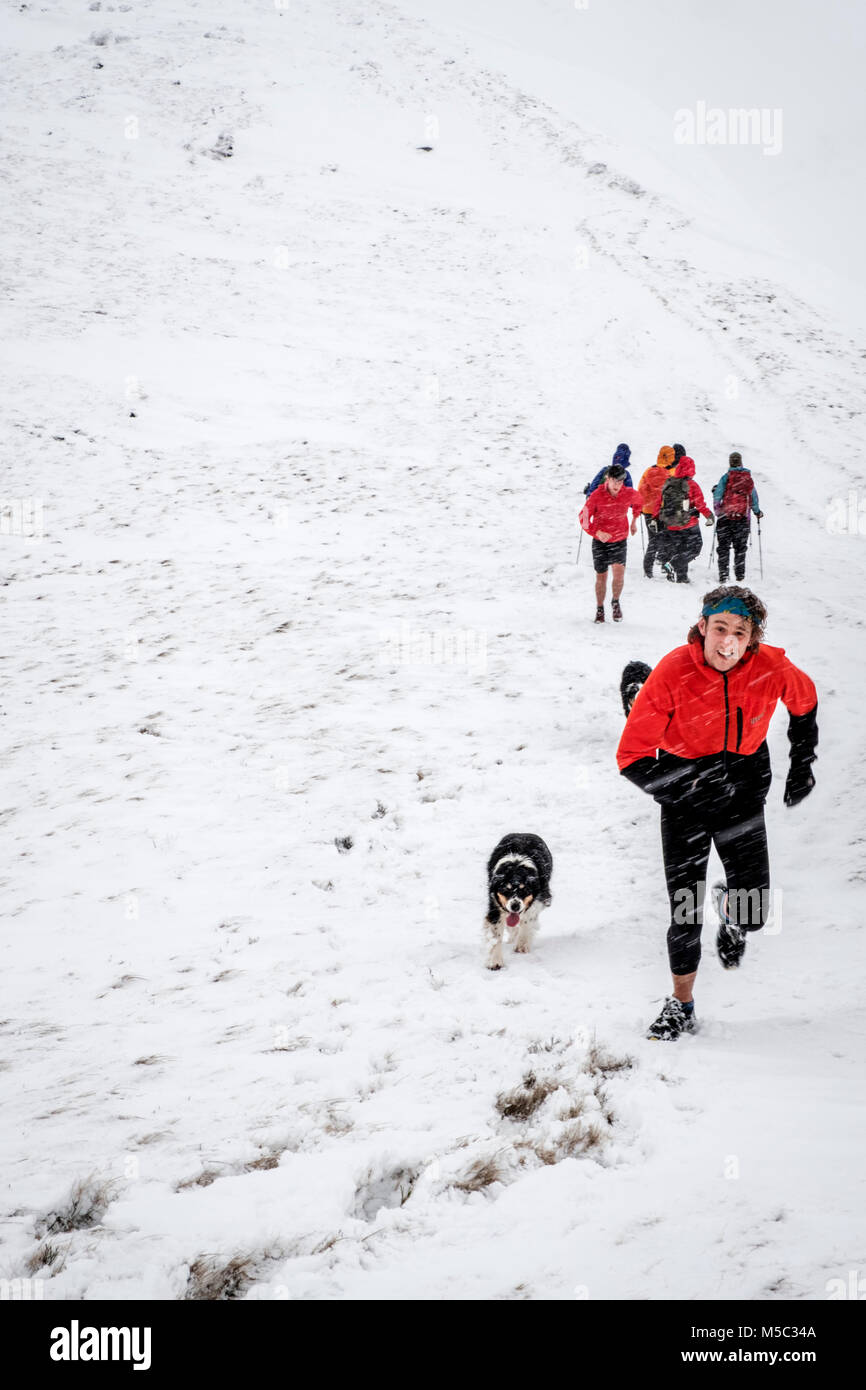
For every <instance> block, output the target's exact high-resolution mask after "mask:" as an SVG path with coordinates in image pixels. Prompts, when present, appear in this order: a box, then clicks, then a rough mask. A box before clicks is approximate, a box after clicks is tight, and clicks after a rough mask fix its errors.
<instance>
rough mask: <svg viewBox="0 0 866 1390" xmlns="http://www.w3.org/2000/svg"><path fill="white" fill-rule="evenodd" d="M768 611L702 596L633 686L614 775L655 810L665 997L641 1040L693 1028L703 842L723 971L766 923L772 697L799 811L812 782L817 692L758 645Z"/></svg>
mask: <svg viewBox="0 0 866 1390" xmlns="http://www.w3.org/2000/svg"><path fill="white" fill-rule="evenodd" d="M766 618H767V610H766V608H765V607H764V605H763V603H762V602H761V600H760V599H759V598H758V597H757V596H756V595H755V594H753V593H752V592H751V590H749V589H743V588H740V587H738V586H737V585H723V586H721V587H719V588H718V589H713V590H712V591H711V592H710V593H708V594H705V595H704V602H703V607H702V609H701V616H700V619H699V621H698V622H697V623H696V624H695V626H694V627H693V628H692V629H691V631H690V632H689V634H688V641H687V644H686V646H684V647H677V648H676V650H675V651H672V652H669V653H668V655H667V656H665V657H663V658H662V660H661V661H660V662H659V664H658V665H657V666H656V668H655V670H654V671H652V672H651V673H650V675H649V676H648V677H647V679H646V681H645V683H644V685H643V686H642V687H641V689H640V691H639V693H638V695H637V698H636V699H635V702H634V704H633V706H632V708H631V713H630V714H629V717H628V719H627V721H626V726H625V729H624V730H623V735H622V738H621V739H620V743H619V747H618V749H617V753H616V759H617V763H618V765H619V769H620V772H621V773H622V775H623V776H624V777H627V778H628V779H629V781H630V782H634V784H635V786H637V787H640V788H641V790H642V791H645V792H648V793H649V794H650V796H652V797H654V799H655V800H656V801H657V802H659V804H660V805H661V833H662V854H663V857H664V867H665V875H666V878H667V886H668V895H669V897H670V904H671V921H670V927H669V929H668V938H667V941H668V958H669V962H670V968H671V975H672V977H673V995H672V997H670V998H668V999H666V1000H665V1004H664V1007H663V1009H662V1011H661V1013H660V1014H659V1016H658V1018H657V1019H656V1020H655V1022H654V1023H653V1024H652V1026H651V1027H650V1029H649V1032H648V1033H647V1037H649V1038H654V1039H665V1040H674V1039H676V1038H678V1037H679V1035H680V1033H692V1032H694V1031H695V1023H696V1020H695V1014H694V998H693V993H692V987H693V985H694V982H695V976H696V974H697V970H698V962H699V960H700V957H701V925H702V922H703V901H704V890H705V887H706V883H705V876H706V871H707V861H708V859H709V853H710V847H711V845H715V847H716V850H717V852H718V854H719V857H720V859H721V861H722V864H723V866H724V870H725V878H726V882H724V883H718V884H716V885H715V886H714V888H713V901H714V904H715V907H716V911H717V913H718V916H719V929H718V933H717V936H716V949H717V951H718V954H719V959H720V960H721V962H722V965H723V966H725V968H726V969H728V970H730V969H734V968H735V967H737V966H738V965H739V964H740V961H741V959H742V956H743V953H744V951H745V949H746V933H747V932H750V931H758V930H759V929H760V928H761V927H762V926H764V924H765V922H766V920H767V916H768V911H769V889H770V871H769V860H768V855H767V833H766V829H765V826H764V802H765V801H766V799H767V793H768V791H769V788H770V782H771V780H772V772H771V769H770V755H769V752H768V749H767V742H766V739H767V729H768V727H769V724H770V719H771V718H772V715H773V711H774V710H775V708H776V702H777V701H778V700H782V702H783V703H784V705H785V706H786V708H787V710H788V713H789V716H790V718H789V721H788V739H789V741H790V744H791V761H790V769H789V772H788V780H787V782H786V784H785V798H784V799H785V805H786V806H796V805H797V804H798V803H799V802H801V801H802V800H803V798H804V797H806V796H808V795H809V792H810V791H811V790H812V788H813V787H814V785H815V778H814V776H813V774H812V770H811V765H812V763H813V762H814V760H815V757H816V753H815V748H816V746H817V743H818V724H817V713H818V696H817V692H816V690H815V686H814V684H813V683H812V681H811V680H810V679H809V677H808V676H807V675H806V674H805V673H804V672H803V671H800V670H798V668H797V667H796V666H795V665H794V664H793V662H791V661H789V660H788V657H787V656H786V655H785V652H784V650H783V649H782V648H781V647H768V646H766V645H765V644H764V642H763V636H764V624H765V622H766Z"/></svg>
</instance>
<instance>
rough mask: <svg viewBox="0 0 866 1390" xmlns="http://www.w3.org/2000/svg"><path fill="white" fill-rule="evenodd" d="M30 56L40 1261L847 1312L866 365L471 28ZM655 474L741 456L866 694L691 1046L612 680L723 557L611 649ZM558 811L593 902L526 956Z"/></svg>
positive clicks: (15, 267) (353, 7)
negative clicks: (763, 910) (543, 845)
mask: <svg viewBox="0 0 866 1390" xmlns="http://www.w3.org/2000/svg"><path fill="white" fill-rule="evenodd" d="M541 13H542V11H539V14H541ZM544 13H546V11H544ZM6 31H7V45H8V49H9V52H8V54H7V56H6V60H5V63H4V80H5V84H6V88H7V94H6V102H5V106H6V113H7V115H6V122H5V131H4V135H5V139H4V153H3V171H4V175H5V178H6V183H7V187H8V188H9V189H10V190H11V191H10V195H9V196H8V198H7V214H6V219H5V227H4V261H3V265H4V271H3V278H4V281H5V288H6V292H7V298H8V299H9V300H10V302H11V308H10V309H8V310H7V317H6V327H5V332H4V335H3V339H2V343H0V356H2V366H3V372H4V379H5V382H6V389H5V391H4V393H3V400H2V415H3V437H4V440H5V460H4V492H3V498H4V506H5V508H6V512H5V513H4V515H5V517H6V520H5V522H4V528H3V530H4V533H3V537H2V539H3V553H4V558H5V563H4V566H3V570H4V573H3V583H4V586H5V588H6V594H5V596H4V599H5V602H4V613H5V625H6V643H5V649H4V671H5V680H4V683H3V690H4V693H3V701H2V710H3V717H4V728H5V730H6V739H5V752H4V789H5V790H4V801H3V823H4V830H5V843H6V866H5V869H4V873H3V907H4V911H5V917H6V925H5V931H4V933H3V938H2V940H3V956H2V977H3V981H4V1002H3V1006H2V1020H3V1022H2V1031H0V1038H2V1040H3V1053H2V1059H3V1068H4V1069H3V1076H2V1081H3V1093H2V1094H3V1106H4V1114H5V1118H6V1123H5V1126H4V1132H3V1138H2V1150H0V1152H2V1173H3V1179H2V1184H3V1187H2V1191H3V1216H4V1220H3V1228H2V1242H0V1278H2V1279H6V1280H14V1279H27V1278H31V1279H38V1280H40V1281H41V1284H40V1292H41V1295H42V1296H43V1297H44V1298H45V1299H80V1298H86V1299H97V1298H111V1299H134V1298H146V1299H173V1298H183V1297H191V1296H192V1297H196V1296H211V1297H213V1296H217V1295H219V1294H220V1293H226V1292H228V1293H229V1294H231V1295H232V1296H235V1297H242V1298H252V1299H274V1298H293V1299H349V1298H364V1299H395V1298H417V1299H421V1298H437V1299H441V1298H461V1299H491V1298H496V1299H500V1298H502V1299H510V1298H524V1299H526V1298H528V1299H584V1298H588V1299H592V1300H596V1299H673V1298H693V1299H715V1298H719V1299H733V1298H742V1297H746V1298H755V1299H801V1300H818V1299H824V1298H826V1297H827V1287H828V1281H829V1280H832V1279H843V1280H847V1279H848V1275H849V1271H851V1270H860V1271H861V1272H862V1271H866V1231H864V1226H863V1216H862V1214H863V1211H864V1209H866V1191H864V1187H866V1183H864V1170H863V1163H862V1147H861V1142H860V1139H859V1130H860V1128H861V1127H862V1104H863V1090H862V1077H863V1067H864V1061H866V1023H864V1013H863V1007H862V997H861V996H862V985H861V979H860V969H859V966H860V963H861V962H862V958H863V937H862V927H863V912H862V895H863V891H864V879H866V870H864V867H863V865H864V858H863V846H864V841H866V831H864V823H863V805H864V793H863V785H862V776H861V775H860V769H861V768H862V766H863V760H864V756H866V734H864V721H863V718H862V712H861V699H860V673H861V669H862V651H863V637H864V618H863V611H862V597H863V575H864V569H866V563H864V562H866V540H864V537H863V535H861V534H858V533H857V527H856V525H855V526H854V527H853V528H852V526H851V525H850V516H851V515H855V514H856V509H857V508H858V507H859V506H860V503H861V501H862V500H863V498H864V496H866V493H864V487H866V482H864V478H863V468H862V452H861V451H862V438H863V429H864V412H866V391H864V378H863V357H864V347H863V345H862V344H859V343H855V342H853V341H851V339H850V337H849V336H848V333H847V330H843V329H842V328H840V327H839V326H837V325H834V323H833V322H831V321H829V320H828V319H827V318H826V316H825V315H824V314H823V313H822V312H819V311H818V310H816V309H815V308H813V307H810V303H809V302H808V300H807V299H806V298H805V297H804V294H803V293H802V292H801V291H800V290H799V289H798V286H797V284H796V282H795V279H796V277H795V276H794V275H793V271H792V269H791V263H786V267H785V273H784V275H783V274H782V273H781V271H780V273H779V275H777V274H776V265H775V262H774V260H773V258H772V257H771V256H770V255H769V254H767V253H766V252H765V251H763V250H762V249H761V248H759V247H755V246H751V245H749V244H748V243H747V241H746V239H745V238H744V237H740V238H737V237H736V236H735V235H734V234H732V233H731V232H730V229H729V227H728V228H727V229H725V227H726V224H725V223H724V219H723V218H722V217H721V216H719V218H716V217H715V214H714V211H713V208H712V205H711V202H710V201H709V200H708V197H707V196H705V195H704V194H702V195H701V198H700V199H699V200H698V202H699V203H700V207H699V209H698V202H696V207H695V209H693V208H692V207H691V206H690V205H689V203H688V201H687V199H686V197H685V191H684V189H683V186H682V182H681V180H680V178H679V176H678V175H677V174H676V173H675V172H671V174H670V178H669V179H667V178H666V176H665V173H664V170H659V172H658V176H657V181H656V182H655V183H649V182H647V181H646V179H645V178H644V177H643V174H641V176H640V178H639V177H637V176H636V175H635V173H634V171H633V169H632V167H631V166H630V164H629V161H628V157H627V151H626V150H625V149H624V148H622V147H620V146H618V145H616V144H614V143H613V142H612V141H611V140H610V139H609V138H608V137H607V136H606V134H605V133H604V132H605V122H604V112H603V111H600V112H599V117H598V121H597V127H596V129H595V130H594V131H591V130H589V129H587V128H585V127H581V126H578V125H577V124H576V123H575V121H574V119H573V118H572V117H571V116H570V115H569V114H568V113H567V112H565V111H563V109H562V108H561V106H560V105H559V104H557V101H556V99H555V96H553V95H551V92H552V91H553V87H551V89H550V90H548V89H547V88H546V87H545V83H544V73H545V69H544V67H543V65H534V66H532V67H531V69H530V68H529V67H527V78H526V81H525V82H524V81H522V80H518V79H517V77H516V76H515V75H514V73H513V72H510V73H508V74H506V73H504V71H503V70H502V69H501V68H499V67H497V66H496V64H495V63H493V62H491V63H489V64H488V63H485V62H483V61H482V60H481V59H480V58H479V55H478V53H477V52H476V51H475V49H474V48H472V47H471V46H469V45H468V44H467V43H465V42H464V40H463V38H462V37H461V36H460V34H459V33H458V32H457V31H456V30H454V29H452V28H449V27H447V25H444V24H443V26H442V27H438V25H437V19H436V9H435V7H434V8H433V9H432V10H431V9H430V7H426V6H425V7H423V8H422V7H420V6H415V5H410V4H409V3H408V0H407V4H406V5H405V6H404V5H402V4H400V3H395V4H390V3H379V0H364V3H363V4H362V3H360V0H333V3H331V4H329V5H327V6H319V5H315V4H314V3H313V2H312V0H289V3H288V4H287V5H286V6H285V8H278V7H277V6H275V5H271V6H270V7H269V6H268V5H265V4H262V5H261V6H255V5H247V4H241V3H238V0H208V3H207V4H203V3H192V2H191V3H189V4H185V5H183V6H174V7H166V6H163V5H158V4H156V3H153V0H130V3H124V4H118V5H107V4H105V3H100V0H91V2H90V3H88V0H53V3H50V4H45V5H40V4H39V3H38V0H37V3H33V4H28V5H21V6H20V7H19V8H18V9H17V11H16V12H15V13H14V14H10V15H8V16H7V21H6ZM619 120H620V121H622V112H620V113H619ZM636 143H637V138H636ZM621 440H624V441H627V442H628V443H629V444H630V445H631V449H632V458H633V461H634V463H635V464H636V467H637V476H639V475H640V473H641V472H642V471H643V469H644V468H645V467H647V466H648V465H649V464H650V463H651V462H654V460H655V457H656V454H657V451H658V449H659V447H660V446H661V445H662V444H666V443H672V442H673V441H674V440H677V441H681V442H683V443H685V445H686V446H687V449H688V452H689V453H690V454H691V455H692V456H693V457H694V459H695V460H696V463H697V478H698V481H699V483H700V484H701V486H702V487H703V489H704V491H705V493H708V492H709V489H710V488H711V487H712V485H713V484H714V483H715V482H716V480H717V479H718V478H719V476H720V475H721V473H722V472H723V471H724V469H725V467H726V465H727V456H728V452H729V450H731V449H733V448H737V449H740V450H741V451H742V453H743V456H744V459H745V461H746V463H747V464H748V465H750V466H751V467H752V468H753V469H754V472H755V477H756V481H757V485H758V488H759V491H760V497H761V505H762V507H763V510H764V513H765V519H764V522H763V552H764V553H763V561H764V572H765V577H764V579H763V580H761V578H760V574H759V570H758V555H757V548H755V549H753V550H752V551H751V552H750V557H749V570H748V574H747V582H749V583H751V584H752V585H753V586H754V587H755V589H756V590H757V592H758V593H759V594H760V595H761V596H762V597H763V598H764V599H765V601H766V603H767V605H768V607H769V610H770V622H769V626H768V631H767V638H768V640H769V641H770V642H772V643H775V644H777V645H780V646H784V647H786V648H787V650H788V651H789V654H790V655H791V657H792V659H793V660H794V661H795V662H796V663H797V664H798V665H800V666H802V667H803V668H804V669H805V670H806V671H807V672H808V673H809V674H810V675H811V676H812V677H813V679H814V680H815V681H816V683H817V685H818V689H819V700H820V707H819V722H820V726H821V742H820V748H819V754H820V758H819V761H818V763H817V764H816V769H815V770H816V776H817V788H816V790H815V792H814V793H813V795H812V796H811V797H810V798H809V799H808V800H807V801H806V802H804V803H803V805H802V806H800V807H798V808H796V809H794V810H792V811H789V810H786V809H785V808H784V807H783V805H782V797H781V788H782V786H783V785H784V772H785V759H786V752H787V741H786V737H785V730H786V718H785V716H784V712H783V711H780V713H779V714H778V715H777V717H776V721H775V723H774V727H773V733H772V737H771V752H772V754H773V759H774V765H775V768H776V781H775V783H774V787H773V790H772V792H771V797H770V802H769V805H768V827H769V834H770V846H771V856H772V867H773V882H774V887H775V888H776V889H777V890H778V891H779V892H780V894H781V897H780V899H779V903H780V913H779V917H778V920H777V927H778V928H780V929H779V930H776V931H774V932H773V933H768V934H764V935H763V936H762V937H760V938H758V939H756V940H753V941H751V942H750V944H749V950H748V954H747V958H746V962H745V964H744V967H743V969H742V970H741V971H739V972H738V973H737V972H732V973H730V974H728V973H725V972H723V971H722V970H721V968H720V967H719V964H718V961H717V960H716V958H715V953H714V950H713V947H712V938H713V935H714V931H713V927H712V925H711V923H710V922H709V920H708V923H707V925H706V927H705V931H704V937H705V941H704V946H705V953H704V964H703V967H702V971H701V974H700V976H699V979H698V985H697V991H696V997H697V1011H698V1015H699V1017H700V1019H701V1022H702V1031H701V1032H700V1033H699V1034H698V1035H697V1036H696V1037H694V1038H685V1039H683V1040H682V1041H681V1042H680V1043H679V1044H678V1045H677V1046H675V1047H674V1046H669V1045H664V1044H651V1043H649V1042H646V1041H645V1040H644V1036H643V1035H644V1031H645V1028H646V1026H647V1024H648V1023H649V1022H650V1020H651V1019H652V1018H653V1017H654V1015H655V1013H656V1012H657V1011H658V1002H659V1001H660V1000H661V999H662V998H663V996H664V995H665V993H667V991H668V987H669V977H668V974H667V961H666V954H665V944H664V939H665V930H666V922H667V911H668V909H667V897H666V893H665V885H664V879H663V875H662V870H661V852H660V845H659V833H658V824H657V821H658V814H657V811H656V808H655V806H654V804H653V803H652V802H651V801H650V800H649V798H645V797H641V796H640V794H639V793H638V792H637V791H635V789H634V788H632V787H631V786H630V785H628V784H627V783H626V782H625V781H624V779H622V778H620V777H619V776H618V774H617V770H616V765H615V761H614V750H615V747H616V743H617V740H618V738H619V733H620V730H621V727H622V712H621V709H620V706H619V694H618V683H619V676H620V672H621V670H622V667H623V664H624V663H625V662H626V661H627V660H629V659H632V658H642V659H645V660H647V661H649V662H650V663H654V662H655V661H656V660H658V658H659V657H660V656H662V655H663V654H664V653H665V652H666V651H668V650H670V649H671V648H672V647H674V646H676V645H678V644H679V643H680V642H682V641H683V640H684V639H685V633H686V631H687V629H688V627H689V625H690V624H691V622H692V621H693V619H694V617H695V615H696V611H697V608H698V604H699V598H700V594H701V593H702V591H703V587H704V580H705V579H706V580H707V581H710V578H711V576H710V575H709V573H708V570H707V557H708V550H707V549H706V548H705V550H704V554H703V555H702V556H701V557H700V558H699V559H698V561H697V562H696V563H695V566H694V567H693V575H694V577H695V580H696V586H695V587H693V588H692V589H691V590H688V589H686V590H682V591H681V590H679V589H672V588H671V586H669V585H667V584H664V583H662V582H660V581H659V580H655V581H653V582H652V583H648V582H647V581H645V580H644V578H643V576H642V574H641V569H640V563H639V559H640V550H639V542H638V540H637V539H635V540H634V541H632V542H631V549H630V564H629V569H628V577H627V582H626V588H625V591H624V595H623V608H624V612H625V621H624V622H623V623H622V625H621V626H619V627H616V628H614V627H613V626H612V625H611V624H610V623H609V622H608V623H607V624H605V626H604V627H603V628H600V629H597V628H595V627H594V626H593V625H592V622H591V619H592V616H593V612H594V598H593V590H592V575H591V572H590V566H589V560H588V545H587V544H586V543H585V544H584V547H583V553H582V555H581V559H580V565H579V567H576V566H575V563H574V560H575V549H576V544H577V536H578V531H577V524H576V517H577V513H578V511H579V508H580V506H581V504H582V501H583V496H582V489H583V487H584V485H585V483H586V482H588V481H589V479H590V477H591V476H592V475H593V474H594V473H595V471H596V470H597V469H598V468H599V467H601V465H602V464H606V463H608V462H609V460H610V456H611V454H612V452H613V449H614V448H615V446H616V445H617V444H618V443H619V442H620V441H621ZM849 495H850V497H851V498H853V503H852V507H853V511H852V509H851V507H849ZM834 499H835V508H834ZM39 517H41V522H42V526H43V528H44V535H42V536H40V535H39V534H38V532H39V526H38V525H37V524H36V523H35V521H33V524H29V522H28V519H31V520H32V519H33V518H39ZM834 517H835V521H833V518H834ZM828 518H829V520H830V522H831V523H832V524H828ZM840 518H841V520H840ZM16 522H17V523H18V524H16ZM862 525H863V529H864V530H866V521H863V522H862ZM34 531H35V532H36V533H37V534H33V532H34ZM705 534H706V536H707V539H706V542H705V546H707V547H708V545H709V533H705ZM709 586H710V584H709V582H708V583H707V584H706V587H709ZM512 830H531V831H535V832H537V833H539V834H541V835H543V836H544V838H545V839H546V841H547V842H548V844H549V845H550V848H551V850H552V852H553V857H554V871H553V905H552V907H551V908H550V909H549V910H548V911H547V912H546V913H545V914H544V915H543V917H542V929H541V932H540V934H539V937H538V939H537V943H536V947H535V949H534V951H533V953H532V954H531V955H529V956H512V955H510V954H509V955H508V957H507V961H506V968H505V969H504V970H503V971H501V972H499V973H491V972H489V971H487V970H485V969H484V966H483V951H482V940H481V921H482V916H483V913H484V910H485V906H486V895H485V876H484V866H485V863H486V859H487V856H488V854H489V853H490V851H491V849H492V848H493V846H494V845H495V843H496V842H497V840H498V839H499V837H500V836H501V835H502V834H503V833H506V832H508V831H512ZM709 917H710V913H709V912H708V919H709Z"/></svg>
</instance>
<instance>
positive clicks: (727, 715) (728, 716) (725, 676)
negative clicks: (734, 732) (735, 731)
mask: <svg viewBox="0 0 866 1390" xmlns="http://www.w3.org/2000/svg"><path fill="white" fill-rule="evenodd" d="M722 680H723V681H724V683H725V742H724V755H725V756H724V765H725V767H727V766H728V729H729V728H730V724H731V707H730V705H729V704H728V673H727V671H723V672H722Z"/></svg>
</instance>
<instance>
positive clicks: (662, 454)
mask: <svg viewBox="0 0 866 1390" xmlns="http://www.w3.org/2000/svg"><path fill="white" fill-rule="evenodd" d="M675 463H676V454H675V453H674V451H673V449H672V448H671V446H670V444H664V445H662V447H661V449H659V456H658V458H657V459H656V467H657V468H672V467H673V465H674V464H675Z"/></svg>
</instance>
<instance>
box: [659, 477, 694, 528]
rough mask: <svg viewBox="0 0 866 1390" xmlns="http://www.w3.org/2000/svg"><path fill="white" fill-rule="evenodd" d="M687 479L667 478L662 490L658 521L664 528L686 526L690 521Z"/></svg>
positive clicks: (688, 481)
mask: <svg viewBox="0 0 866 1390" xmlns="http://www.w3.org/2000/svg"><path fill="white" fill-rule="evenodd" d="M690 481H691V479H689V478H668V480H667V482H666V483H665V485H664V487H663V488H662V504H661V507H660V508H659V521H661V523H662V524H663V525H664V526H688V524H689V521H690V519H691V508H690V506H689V483H690Z"/></svg>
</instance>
